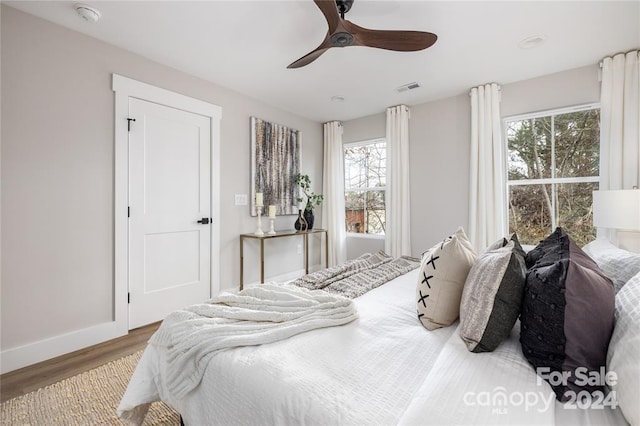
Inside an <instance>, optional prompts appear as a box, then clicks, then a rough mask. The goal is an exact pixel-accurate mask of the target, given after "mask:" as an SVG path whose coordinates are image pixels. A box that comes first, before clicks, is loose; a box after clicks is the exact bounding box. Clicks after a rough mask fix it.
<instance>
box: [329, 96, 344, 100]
mask: <svg viewBox="0 0 640 426" xmlns="http://www.w3.org/2000/svg"><path fill="white" fill-rule="evenodd" d="M331 102H344V96H337V95H336V96H332V97H331Z"/></svg>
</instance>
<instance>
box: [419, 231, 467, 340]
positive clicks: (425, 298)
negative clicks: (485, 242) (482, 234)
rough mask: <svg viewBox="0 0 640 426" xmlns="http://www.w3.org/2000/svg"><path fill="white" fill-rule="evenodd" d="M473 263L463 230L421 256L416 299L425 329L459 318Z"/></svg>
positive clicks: (444, 325) (437, 326)
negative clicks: (463, 293)
mask: <svg viewBox="0 0 640 426" xmlns="http://www.w3.org/2000/svg"><path fill="white" fill-rule="evenodd" d="M475 261H476V252H475V251H474V249H473V247H472V246H471V243H470V242H469V239H468V238H467V236H466V234H465V233H464V230H463V229H462V227H460V228H458V230H457V231H456V232H455V233H454V234H453V235H451V236H450V237H447V238H446V239H445V240H444V241H442V242H441V243H438V244H436V245H435V246H433V247H431V248H430V249H429V250H427V251H426V252H425V253H424V254H423V255H422V263H421V266H420V272H419V273H418V284H417V286H416V299H417V311H418V319H419V320H420V322H421V323H422V325H423V326H424V327H425V328H427V329H428V330H435V329H436V328H440V327H446V326H448V325H451V324H453V323H454V322H455V320H456V319H458V315H459V314H460V299H461V298H462V289H463V287H464V282H465V280H466V279H467V275H468V274H469V270H470V269H471V266H473V264H474V262H475Z"/></svg>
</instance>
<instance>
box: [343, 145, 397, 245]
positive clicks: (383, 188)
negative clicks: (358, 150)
mask: <svg viewBox="0 0 640 426" xmlns="http://www.w3.org/2000/svg"><path fill="white" fill-rule="evenodd" d="M377 143H384V144H385V149H386V146H387V139H385V138H375V139H365V140H362V141H358V142H349V143H345V144H343V145H342V160H343V162H344V151H345V150H346V149H347V148H353V147H358V146H367V145H375V144H377ZM357 191H363V192H364V191H385V193H386V191H387V187H386V186H372V187H364V188H354V189H352V188H347V187H346V186H345V187H344V193H345V195H346V193H347V192H357ZM347 237H348V238H365V239H375V240H383V239H385V237H386V236H385V234H382V235H381V234H368V233H365V232H349V231H347Z"/></svg>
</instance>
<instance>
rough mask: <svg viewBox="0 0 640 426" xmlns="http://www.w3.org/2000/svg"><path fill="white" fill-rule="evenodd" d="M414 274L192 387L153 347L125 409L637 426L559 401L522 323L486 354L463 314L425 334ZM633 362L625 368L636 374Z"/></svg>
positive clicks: (225, 419) (222, 356) (231, 419)
mask: <svg viewBox="0 0 640 426" xmlns="http://www.w3.org/2000/svg"><path fill="white" fill-rule="evenodd" d="M630 262H635V263H637V262H638V258H637V257H633V258H632V259H631V260H630ZM639 269H640V267H639ZM407 270H408V271H402V272H403V273H402V274H398V276H396V277H394V278H392V279H390V280H389V281H388V282H386V283H376V285H375V286H374V287H373V288H371V289H366V290H365V291H364V292H363V293H362V294H361V295H357V296H355V297H354V298H353V302H352V303H353V307H354V308H355V310H356V311H357V318H356V319H353V320H350V321H348V322H346V323H344V324H342V325H340V326H334V327H322V328H316V329H313V330H309V331H306V332H303V333H299V334H295V335H292V336H290V337H287V338H286V339H281V340H277V341H273V342H271V343H268V344H261V345H256V346H241V347H235V348H230V349H225V350H220V351H218V352H217V353H216V354H215V356H211V357H210V358H208V359H207V361H206V368H205V369H204V371H203V372H202V376H201V378H200V381H199V382H198V384H197V385H196V386H195V387H194V388H193V389H192V390H189V391H188V392H186V393H185V392H175V389H172V386H169V385H168V380H167V377H168V376H169V375H170V373H171V366H172V365H175V364H172V363H171V360H170V359H169V358H170V357H169V355H168V350H167V347H166V346H163V345H155V344H149V345H148V346H147V348H146V349H145V351H144V353H143V355H142V358H141V360H140V362H139V364H138V367H137V368H136V371H135V373H134V375H133V377H132V379H131V382H130V384H129V386H128V388H127V390H126V392H125V394H124V396H123V398H122V401H121V404H120V406H119V407H118V414H119V415H120V416H121V417H123V418H127V419H129V420H130V421H132V422H134V423H138V424H140V423H142V421H143V419H144V415H145V414H146V411H147V410H148V407H149V404H150V403H152V402H154V401H160V400H162V401H164V402H166V403H168V404H169V405H170V406H172V407H173V408H174V409H175V410H176V411H178V412H179V413H180V414H181V417H182V419H183V421H184V423H185V424H186V425H204V424H206V425H216V424H219V425H236V424H237V425H253V424H296V425H299V424H309V425H315V424H319V425H328V424H341V425H342V424H345V425H350V424H355V425H364V424H376V425H392V424H393V425H395V424H404V425H424V424H505V425H515V424H549V425H550V424H563V425H565V424H576V425H589V424H592V425H607V424H611V425H626V424H629V423H631V424H634V422H635V418H633V419H634V420H633V421H631V420H629V421H627V420H628V419H625V417H624V415H623V413H622V410H620V409H615V408H614V409H612V408H611V407H610V406H603V407H601V409H600V408H596V409H567V407H566V406H565V405H563V404H562V403H560V402H558V401H557V400H556V395H555V394H554V391H553V389H552V388H551V387H550V386H549V385H548V384H547V383H546V382H545V381H543V380H540V378H539V377H538V376H537V375H536V373H535V371H534V370H533V369H532V367H531V365H530V364H529V362H528V361H527V359H526V358H525V357H524V356H523V352H522V349H521V343H520V323H519V322H516V324H515V325H514V326H513V329H512V330H511V332H510V333H509V336H508V338H507V339H506V340H504V341H503V342H501V344H500V345H499V346H498V347H497V348H496V349H495V350H494V351H492V352H484V353H472V352H470V351H469V350H468V348H467V347H466V346H465V342H463V340H462V339H461V338H460V335H459V333H460V330H459V329H460V324H459V322H458V321H456V322H454V323H452V324H451V325H450V326H447V327H440V328H437V329H434V330H425V327H423V325H422V324H421V323H420V321H418V320H417V318H416V283H418V282H420V275H419V274H420V272H421V269H420V268H419V267H418V268H415V265H412V266H411V267H410V268H407ZM374 275H375V274H374ZM633 279H635V280H636V281H637V282H638V285H636V286H635V287H637V288H638V289H639V292H640V275H638V274H637V276H635V277H634V278H633ZM283 286H285V287H286V286H287V284H283ZM313 291H318V290H313ZM361 291H362V290H361ZM635 300H636V302H637V301H638V300H640V296H639V297H638V298H637V299H635ZM632 303H634V302H632ZM632 310H633V309H632ZM634 315H635V320H638V321H640V318H638V312H637V310H636V312H635V314H634ZM635 320H634V321H635ZM632 327H635V325H632ZM614 337H615V336H614ZM635 348H636V349H637V348H638V347H637V346H636V347H635ZM632 352H633V351H632ZM632 356H634V354H626V355H624V357H625V361H624V362H627V360H631V359H633V358H629V357H632ZM637 359H638V358H635V360H636V361H634V362H638V361H637ZM632 367H633V368H632V369H631V370H630V371H631V372H630V373H626V372H625V373H626V374H637V372H638V371H639V370H638V369H637V368H635V367H636V366H635V365H634V366H632ZM638 379H640V378H638ZM625 386H628V385H625ZM622 390H625V391H627V392H636V390H637V388H632V389H619V391H622ZM177 395H178V396H177ZM635 397H637V394H635V395H633V396H632V397H631V398H635ZM636 402H637V399H636Z"/></svg>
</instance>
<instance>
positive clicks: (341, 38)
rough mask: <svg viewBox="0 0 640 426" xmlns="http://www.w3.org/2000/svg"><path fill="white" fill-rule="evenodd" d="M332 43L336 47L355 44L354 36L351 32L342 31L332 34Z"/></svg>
mask: <svg viewBox="0 0 640 426" xmlns="http://www.w3.org/2000/svg"><path fill="white" fill-rule="evenodd" d="M331 43H332V44H333V45H334V46H336V47H346V46H351V45H352V44H353V36H352V35H351V34H349V33H345V32H340V33H335V34H334V35H332V36H331Z"/></svg>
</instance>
